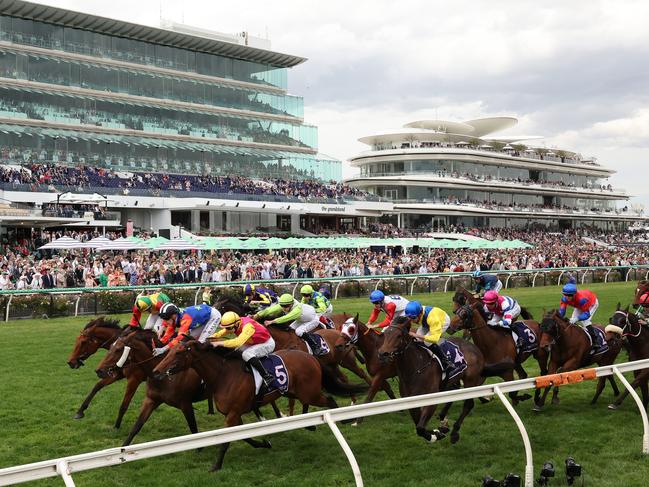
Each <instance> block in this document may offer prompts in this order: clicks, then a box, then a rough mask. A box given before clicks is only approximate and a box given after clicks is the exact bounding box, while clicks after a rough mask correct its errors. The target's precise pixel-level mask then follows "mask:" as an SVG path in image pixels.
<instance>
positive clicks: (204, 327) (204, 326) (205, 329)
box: [153, 303, 221, 357]
mask: <svg viewBox="0 0 649 487" xmlns="http://www.w3.org/2000/svg"><path fill="white" fill-rule="evenodd" d="M160 318H162V319H163V327H164V329H165V332H164V334H163V335H162V337H161V338H160V341H161V342H162V343H163V344H164V346H163V347H157V348H154V349H153V356H154V357H156V356H158V355H162V354H163V353H165V352H167V351H168V350H169V349H170V348H173V347H175V346H176V345H177V344H178V342H179V341H180V340H182V339H183V336H185V335H191V336H193V337H194V338H198V341H199V342H201V343H204V342H205V341H206V340H207V338H208V337H209V336H211V335H212V334H213V333H214V332H215V331H216V328H217V327H218V326H219V323H220V322H221V313H219V311H218V310H217V309H215V308H212V307H211V306H207V305H206V304H199V305H198V306H190V307H188V308H185V309H179V308H178V306H176V305H175V304H173V303H166V304H164V305H163V306H162V308H161V309H160ZM161 331H162V330H161ZM174 335H175V338H174Z"/></svg>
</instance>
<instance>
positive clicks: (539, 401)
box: [532, 360, 559, 412]
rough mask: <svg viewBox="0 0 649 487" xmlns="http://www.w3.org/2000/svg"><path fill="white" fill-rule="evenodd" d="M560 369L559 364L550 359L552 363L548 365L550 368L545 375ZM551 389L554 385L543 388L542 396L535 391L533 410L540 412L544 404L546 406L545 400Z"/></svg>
mask: <svg viewBox="0 0 649 487" xmlns="http://www.w3.org/2000/svg"><path fill="white" fill-rule="evenodd" d="M558 369H559V364H557V363H556V362H555V361H553V360H550V365H549V367H548V370H547V371H546V373H545V374H543V375H551V374H556V372H557V370H558ZM550 389H552V386H547V387H546V388H545V389H543V395H542V396H541V395H540V394H537V393H536V392H535V393H534V407H533V408H532V411H536V412H540V411H542V410H543V406H545V400H546V399H547V397H548V393H549V392H550ZM537 391H538V389H537Z"/></svg>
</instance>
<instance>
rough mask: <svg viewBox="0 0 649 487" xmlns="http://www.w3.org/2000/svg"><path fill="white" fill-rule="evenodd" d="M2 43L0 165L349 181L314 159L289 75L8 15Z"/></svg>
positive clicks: (311, 135)
mask: <svg viewBox="0 0 649 487" xmlns="http://www.w3.org/2000/svg"><path fill="white" fill-rule="evenodd" d="M0 41H4V44H3V45H2V46H1V47H0V118H2V119H5V121H4V122H0V151H1V156H0V162H3V163H15V164H30V163H53V164H60V163H63V164H85V165H92V166H98V167H106V168H110V169H113V170H121V171H132V172H134V171H141V172H163V173H164V172H167V173H175V174H211V175H242V176H247V177H251V178H264V179H274V178H284V179H321V180H325V181H331V180H335V181H340V179H341V177H342V164H341V162H340V161H337V160H332V159H330V158H327V157H322V156H320V155H317V148H318V133H317V127H314V126H312V125H308V124H305V123H303V121H302V118H303V116H304V101H303V99H302V97H299V96H292V95H288V94H287V93H286V89H287V71H288V70H287V69H286V68H282V67H276V66H271V65H267V64H263V63H256V62H250V61H245V60H242V59H235V58H229V57H225V56H219V55H213V54H207V53H202V52H196V51H191V50H187V49H180V48H174V47H169V46H163V45H158V44H153V43H147V42H140V41H135V40H131V39H126V38H120V37H115V36H109V35H104V34H97V33H94V32H90V31H86V30H80V29H75V28H71V27H62V26H57V25H53V24H47V23H43V22H38V21H31V20H24V19H17V18H12V17H9V16H0ZM11 43H13V45H12V44H11ZM18 45H23V46H36V47H39V48H43V49H49V51H48V52H46V53H41V52H38V53H36V52H34V51H36V50H35V49H30V48H27V47H23V48H20V47H19V46H18ZM61 51H66V52H71V53H77V54H83V55H86V56H92V57H94V58H96V60H90V59H74V58H75V56H68V59H66V58H65V55H64V54H63V53H62V52H61ZM77 57H78V56H77ZM115 61H120V62H128V63H135V64H137V65H139V66H135V65H132V66H127V65H125V64H123V65H120V64H119V63H117V62H115ZM153 66H155V67H158V68H164V69H166V70H173V71H175V72H174V73H171V72H168V73H164V72H158V70H151V69H150V67H153ZM148 67H149V68H148ZM198 75H201V76H202V77H201V76H198ZM2 78H9V79H14V80H21V81H27V82H32V83H34V84H31V83H15V82H11V81H7V80H5V81H4V83H3V82H2ZM203 78H205V79H203ZM235 81H237V82H238V81H240V82H247V83H252V84H250V85H247V86H243V87H242V86H239V85H238V83H236V82H235ZM35 83H40V85H36V84H35ZM62 87H69V88H74V89H65V90H64V89H62ZM91 90H92V91H91ZM170 102H173V103H170ZM237 110H239V111H238V112H237ZM241 110H245V111H246V112H248V113H246V112H241ZM36 121H38V123H37V122H36ZM120 130H122V131H124V132H118V131H120ZM137 132H141V135H140V134H138V133H137ZM255 144H272V145H273V146H275V147H272V148H263V149H261V148H259V146H256V145H255Z"/></svg>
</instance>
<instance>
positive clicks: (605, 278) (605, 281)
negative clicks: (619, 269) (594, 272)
mask: <svg viewBox="0 0 649 487" xmlns="http://www.w3.org/2000/svg"><path fill="white" fill-rule="evenodd" d="M612 270H613V268H612V267H611V268H610V269H609V270H607V271H606V274H604V284H606V283H607V282H608V275H609V274H610V273H611V271H612Z"/></svg>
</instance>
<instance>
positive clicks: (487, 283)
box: [473, 271, 503, 294]
mask: <svg viewBox="0 0 649 487" xmlns="http://www.w3.org/2000/svg"><path fill="white" fill-rule="evenodd" d="M473 280H474V281H475V293H476V294H480V292H482V291H485V292H487V291H496V292H499V291H500V290H501V289H502V288H503V283H502V282H500V279H498V276H497V275H495V274H483V273H482V271H475V272H474V273H473Z"/></svg>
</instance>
